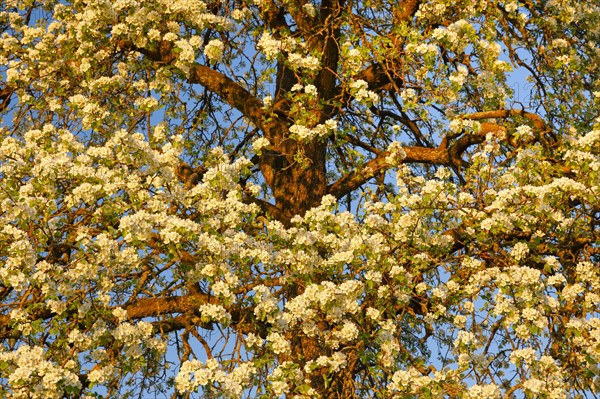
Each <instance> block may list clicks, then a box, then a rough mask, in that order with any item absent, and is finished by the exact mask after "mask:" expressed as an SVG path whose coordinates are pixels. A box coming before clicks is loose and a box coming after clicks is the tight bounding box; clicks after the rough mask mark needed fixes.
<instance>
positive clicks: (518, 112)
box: [463, 109, 547, 132]
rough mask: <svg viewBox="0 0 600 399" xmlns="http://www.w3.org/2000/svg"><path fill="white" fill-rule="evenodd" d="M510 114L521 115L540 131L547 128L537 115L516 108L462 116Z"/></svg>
mask: <svg viewBox="0 0 600 399" xmlns="http://www.w3.org/2000/svg"><path fill="white" fill-rule="evenodd" d="M511 116H523V117H525V118H527V119H529V120H530V121H531V123H533V125H534V126H535V127H536V128H537V129H539V130H540V131H541V132H545V131H546V130H547V128H546V124H545V123H544V120H543V119H542V118H541V117H540V116H539V115H536V114H533V113H531V112H526V111H523V110H518V109H499V110H495V111H483V112H474V113H472V114H467V115H464V116H463V118H464V119H472V120H481V119H492V118H509V117H511Z"/></svg>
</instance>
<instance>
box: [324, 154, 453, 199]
mask: <svg viewBox="0 0 600 399" xmlns="http://www.w3.org/2000/svg"><path fill="white" fill-rule="evenodd" d="M403 150H404V152H406V157H405V158H404V160H402V163H427V164H438V165H449V164H450V157H449V154H448V150H447V148H445V147H443V146H440V147H438V148H425V147H404V148H403ZM389 155H390V152H389V151H382V152H381V153H380V154H379V155H378V156H377V157H375V158H373V159H372V160H370V161H369V162H367V163H366V164H364V165H363V166H362V167H361V168H359V169H355V170H353V171H352V172H350V173H348V174H347V175H345V176H343V177H341V178H340V179H339V180H338V181H336V182H335V183H333V184H330V185H329V187H328V189H327V193H328V194H331V195H333V196H334V197H336V198H342V197H343V196H344V195H346V194H348V193H349V192H352V191H353V190H355V189H357V188H358V187H360V186H362V185H363V184H365V183H366V182H367V181H368V180H370V179H371V178H373V177H375V176H376V175H378V174H380V173H382V172H385V171H386V170H387V169H389V168H390V167H392V164H390V163H389V162H388V161H387V157H388V156H389Z"/></svg>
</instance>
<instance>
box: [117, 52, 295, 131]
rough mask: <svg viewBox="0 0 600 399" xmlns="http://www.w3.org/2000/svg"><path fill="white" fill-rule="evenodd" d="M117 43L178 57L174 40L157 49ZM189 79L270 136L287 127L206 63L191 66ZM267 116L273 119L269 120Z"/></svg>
mask: <svg viewBox="0 0 600 399" xmlns="http://www.w3.org/2000/svg"><path fill="white" fill-rule="evenodd" d="M117 45H118V46H119V47H121V48H126V49H130V50H135V51H138V52H140V53H142V54H143V55H144V56H146V57H147V58H148V59H150V60H152V61H155V62H157V63H162V64H170V63H172V62H173V61H175V55H174V53H173V49H172V44H171V43H169V42H166V41H163V42H162V43H161V44H160V45H159V46H157V47H156V48H154V49H144V48H138V47H136V46H135V45H133V44H132V43H129V42H118V43H117ZM187 80H188V82H189V83H192V84H199V85H202V86H203V87H205V88H206V89H207V90H210V91H212V92H213V93H215V94H217V95H218V96H219V97H220V98H221V99H222V100H223V101H225V102H226V103H227V104H229V105H230V106H232V107H233V108H235V109H237V110H238V111H240V112H241V113H242V114H244V116H245V117H246V118H248V119H249V120H250V121H251V122H252V123H253V124H254V125H255V126H256V127H258V128H259V129H261V130H262V131H263V132H264V133H265V135H266V136H267V137H268V138H269V139H270V140H272V139H274V138H275V137H281V133H282V132H283V131H286V130H287V127H286V126H285V124H284V123H283V122H281V121H278V120H277V119H276V118H275V116H274V115H273V116H269V117H268V115H267V114H266V113H265V111H264V110H263V103H262V102H261V101H260V100H258V99H257V98H256V97H255V96H253V95H252V94H251V93H250V92H249V91H248V90H246V89H245V88H244V87H242V86H241V85H240V84H238V83H237V82H235V81H233V80H232V79H230V78H229V77H227V76H225V75H223V74H222V73H220V72H218V71H216V70H214V69H211V68H209V67H207V66H205V65H200V64H197V63H194V64H192V65H191V66H190V71H189V76H188V78H187ZM267 120H269V121H268V122H267Z"/></svg>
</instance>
